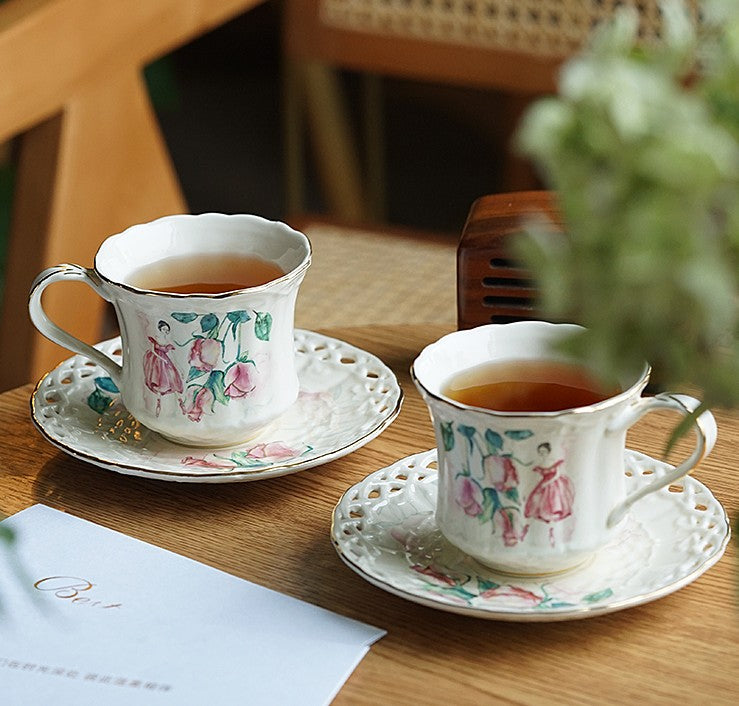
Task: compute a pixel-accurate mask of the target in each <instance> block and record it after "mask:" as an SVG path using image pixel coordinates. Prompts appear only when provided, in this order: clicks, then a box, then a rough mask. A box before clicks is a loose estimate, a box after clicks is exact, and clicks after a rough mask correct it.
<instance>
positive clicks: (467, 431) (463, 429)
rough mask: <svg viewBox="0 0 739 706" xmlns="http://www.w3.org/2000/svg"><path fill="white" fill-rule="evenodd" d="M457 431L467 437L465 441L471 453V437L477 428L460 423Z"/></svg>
mask: <svg viewBox="0 0 739 706" xmlns="http://www.w3.org/2000/svg"><path fill="white" fill-rule="evenodd" d="M457 431H458V432H459V433H460V434H461V435H462V436H463V437H464V438H465V439H467V443H468V444H469V445H470V453H472V449H473V448H474V446H473V443H472V439H473V438H474V436H475V434H476V433H477V429H475V427H470V426H467V425H466V424H460V425H459V426H458V427H457Z"/></svg>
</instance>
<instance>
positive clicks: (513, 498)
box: [504, 488, 521, 505]
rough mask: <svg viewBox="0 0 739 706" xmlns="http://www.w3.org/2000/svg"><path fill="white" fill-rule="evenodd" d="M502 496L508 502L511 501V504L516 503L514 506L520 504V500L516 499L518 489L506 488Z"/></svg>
mask: <svg viewBox="0 0 739 706" xmlns="http://www.w3.org/2000/svg"><path fill="white" fill-rule="evenodd" d="M504 495H505V496H506V497H507V498H508V499H509V500H511V501H512V502H514V503H516V505H520V504H521V500H520V499H519V497H518V488H508V490H506V491H505V492H504Z"/></svg>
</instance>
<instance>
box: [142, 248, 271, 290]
mask: <svg viewBox="0 0 739 706" xmlns="http://www.w3.org/2000/svg"><path fill="white" fill-rule="evenodd" d="M284 274H285V272H284V271H283V270H282V269H281V268H280V267H278V266H277V265H276V264H275V263H274V262H269V261H267V260H263V259H262V258H259V257H255V256H253V255H233V254H225V255H224V254H213V255H211V254H202V255H183V256H175V257H168V258H165V259H163V260H158V261H157V262H152V263H150V264H148V265H144V266H143V267H140V268H139V269H138V270H136V271H135V272H134V273H133V275H132V276H131V277H130V278H129V283H130V284H131V285H133V286H134V287H138V288H140V289H150V290H154V291H156V292H169V293H174V294H221V293H223V292H230V291H233V290H235V289H245V288H247V287H258V286H259V285H262V284H266V283H267V282H271V281H272V280H274V279H278V278H279V277H282V276H283V275H284Z"/></svg>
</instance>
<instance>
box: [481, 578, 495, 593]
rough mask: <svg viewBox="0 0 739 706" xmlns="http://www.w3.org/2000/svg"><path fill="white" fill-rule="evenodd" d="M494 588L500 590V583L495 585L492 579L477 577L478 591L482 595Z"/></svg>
mask: <svg viewBox="0 0 739 706" xmlns="http://www.w3.org/2000/svg"><path fill="white" fill-rule="evenodd" d="M494 588H500V584H499V583H495V581H491V580H490V579H483V578H480V577H479V576H478V577H477V590H478V591H479V592H480V593H485V591H491V590H493V589H494Z"/></svg>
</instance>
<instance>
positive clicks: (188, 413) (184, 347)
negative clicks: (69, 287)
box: [29, 213, 311, 446]
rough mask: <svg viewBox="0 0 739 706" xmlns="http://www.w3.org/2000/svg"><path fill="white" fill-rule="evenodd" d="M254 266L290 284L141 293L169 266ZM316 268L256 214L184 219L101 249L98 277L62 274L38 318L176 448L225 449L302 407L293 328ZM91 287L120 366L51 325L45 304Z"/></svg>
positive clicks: (136, 231) (295, 240)
mask: <svg viewBox="0 0 739 706" xmlns="http://www.w3.org/2000/svg"><path fill="white" fill-rule="evenodd" d="M204 255H205V256H208V257H211V256H221V255H222V256H223V257H225V258H228V257H229V256H231V257H232V256H234V255H243V256H250V257H258V258H260V259H261V260H264V261H266V262H267V263H272V264H274V265H277V266H278V267H279V269H280V270H281V271H282V272H284V275H282V276H277V277H276V278H275V279H272V280H271V281H268V282H266V283H265V284H261V285H259V286H253V287H249V288H246V289H239V290H235V291H228V292H224V293H216V294H180V293H172V292H161V291H155V290H150V289H141V288H139V287H137V286H135V285H134V283H133V282H134V281H135V277H134V276H135V275H137V274H138V273H139V272H140V271H141V268H142V267H144V266H148V265H151V264H152V263H157V262H160V261H163V260H166V259H167V258H171V257H173V256H177V257H179V256H192V257H193V258H198V257H200V256H204ZM310 261H311V247H310V243H309V241H308V239H307V238H306V237H305V235H303V234H302V233H299V232H297V231H295V230H293V229H292V228H289V227H288V226H287V225H285V224H283V223H277V222H274V221H268V220H265V219H263V218H259V217H257V216H250V215H223V214H215V213H209V214H202V215H198V216H189V215H176V216H167V217H165V218H160V219H158V220H156V221H153V222H151V223H146V224H142V225H136V226H132V227H131V228H128V229H127V230H125V231H123V232H122V233H118V234H117V235H113V236H111V237H109V238H108V239H107V240H105V241H104V242H103V244H102V245H101V246H100V249H99V250H98V252H97V254H96V255H95V266H94V268H93V269H87V268H84V267H80V266H79V265H67V264H65V265H56V266H55V267H51V268H49V269H47V270H45V271H44V272H42V273H41V274H40V275H39V276H38V277H37V278H36V280H35V281H34V283H33V286H32V288H31V294H30V299H29V311H30V315H31V319H32V320H33V323H34V325H35V326H36V328H38V330H39V331H40V332H41V333H42V334H44V335H45V336H46V337H48V338H50V339H51V340H52V341H54V342H55V343H58V344H59V345H61V346H64V347H66V348H68V349H70V350H71V351H74V352H75V353H80V354H81V355H84V356H86V357H87V358H89V359H90V360H92V361H94V362H95V363H97V364H98V365H100V367H102V368H103V369H104V370H106V371H107V372H108V374H109V375H110V378H111V383H112V384H113V385H115V386H116V387H117V388H118V389H119V390H120V393H121V397H122V400H123V403H124V404H125V405H126V408H127V409H128V411H129V412H130V413H131V414H132V415H133V416H134V417H136V419H138V421H140V422H141V423H142V424H144V425H145V426H147V427H149V428H150V429H153V430H154V431H157V432H159V433H160V434H162V435H163V436H166V437H167V438H169V439H172V440H173V441H176V442H178V443H182V444H188V445H193V446H226V445H230V444H236V443H239V442H241V441H244V440H246V439H248V438H249V437H251V436H253V435H254V434H255V433H257V432H258V431H259V430H260V429H261V428H263V427H264V426H266V425H267V424H269V423H270V422H271V421H273V420H275V419H276V418H277V417H279V416H280V415H281V414H282V413H283V412H284V411H285V410H287V409H288V407H290V406H291V405H292V404H293V402H295V400H296V398H297V395H298V378H297V374H296V371H295V359H294V350H293V322H294V312H295V300H296V297H297V292H298V288H299V286H300V283H301V282H302V280H303V277H304V275H305V272H306V270H307V269H308V266H309V265H310ZM62 280H77V281H83V282H85V283H86V284H88V285H89V286H90V287H92V289H94V290H95V292H97V293H98V294H99V295H100V296H101V297H103V298H104V299H106V300H107V301H109V302H111V303H112V304H113V307H114V308H115V312H116V315H117V317H118V323H119V326H120V331H121V339H122V345H121V349H122V356H123V365H122V366H121V365H118V364H117V363H116V362H114V361H113V360H111V359H110V358H109V357H107V356H106V355H104V354H103V353H101V352H100V351H98V350H96V349H95V348H93V347H92V346H89V345H87V344H86V343H83V342H82V341H80V340H78V339H77V338H75V337H74V336H72V335H71V334H69V333H67V332H66V331H64V330H62V329H61V328H59V327H58V326H57V325H56V324H54V323H53V322H52V321H50V320H49V318H48V317H47V316H46V314H45V313H44V310H43V307H42V305H41V294H42V292H43V291H44V289H45V288H46V287H47V286H48V285H50V284H51V283H52V282H58V281H62Z"/></svg>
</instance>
